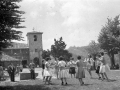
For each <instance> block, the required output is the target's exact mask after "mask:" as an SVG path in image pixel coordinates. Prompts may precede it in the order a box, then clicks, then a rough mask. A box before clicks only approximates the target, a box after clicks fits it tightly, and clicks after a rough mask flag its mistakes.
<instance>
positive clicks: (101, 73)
mask: <svg viewBox="0 0 120 90" xmlns="http://www.w3.org/2000/svg"><path fill="white" fill-rule="evenodd" d="M94 63H95V64H96V68H95V70H96V71H95V72H96V74H97V75H98V79H101V80H107V81H109V78H108V76H107V72H108V71H110V68H109V65H108V64H107V63H106V60H105V57H104V53H103V52H101V53H100V54H99V55H97V57H96V60H94V59H93V58H92V56H91V55H88V57H87V58H85V59H82V58H81V56H78V57H77V61H75V60H74V58H71V60H70V61H69V62H65V60H64V58H63V57H62V56H61V57H60V58H59V59H58V58H57V59H56V62H55V63H54V64H51V59H50V58H49V57H48V58H46V59H45V60H43V61H42V69H43V71H42V76H43V81H44V82H45V84H51V80H52V76H53V72H51V69H52V68H55V72H54V73H55V74H56V77H57V79H60V80H61V85H67V84H68V82H67V79H68V78H70V77H71V78H72V77H73V76H74V78H77V79H78V80H79V82H80V85H83V84H84V81H83V78H85V70H87V71H88V72H89V74H90V78H91V79H92V78H93V76H92V72H91V71H92V69H93V66H94Z"/></svg>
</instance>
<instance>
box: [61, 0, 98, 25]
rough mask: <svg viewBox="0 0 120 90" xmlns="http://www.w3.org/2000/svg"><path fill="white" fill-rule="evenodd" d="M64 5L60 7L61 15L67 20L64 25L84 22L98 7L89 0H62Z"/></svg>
mask: <svg viewBox="0 0 120 90" xmlns="http://www.w3.org/2000/svg"><path fill="white" fill-rule="evenodd" d="M61 2H63V3H64V4H63V6H62V7H61V9H60V12H61V15H62V16H63V17H64V19H65V21H64V22H63V25H66V26H71V25H76V24H78V23H83V22H84V21H85V19H86V18H88V17H87V16H88V15H89V14H90V13H93V12H96V11H97V10H98V9H97V8H94V7H93V6H92V5H90V4H89V3H87V2H84V1H82V0H70V1H69V0H65V1H64V0H61Z"/></svg>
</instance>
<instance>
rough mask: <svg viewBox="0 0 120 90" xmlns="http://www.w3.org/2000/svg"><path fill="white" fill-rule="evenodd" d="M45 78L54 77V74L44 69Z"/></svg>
mask: <svg viewBox="0 0 120 90" xmlns="http://www.w3.org/2000/svg"><path fill="white" fill-rule="evenodd" d="M43 76H45V77H46V76H52V72H51V71H50V70H46V69H44V72H43Z"/></svg>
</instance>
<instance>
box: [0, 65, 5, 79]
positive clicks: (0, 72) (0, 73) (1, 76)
mask: <svg viewBox="0 0 120 90" xmlns="http://www.w3.org/2000/svg"><path fill="white" fill-rule="evenodd" d="M3 74H4V73H3V67H2V65H0V81H1V79H2V78H4V77H3Z"/></svg>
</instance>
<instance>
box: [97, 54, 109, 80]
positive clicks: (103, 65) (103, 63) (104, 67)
mask: <svg viewBox="0 0 120 90" xmlns="http://www.w3.org/2000/svg"><path fill="white" fill-rule="evenodd" d="M100 61H101V65H100V71H99V72H100V73H101V74H102V80H103V79H105V78H106V79H107V81H109V79H108V76H107V74H106V71H107V70H108V68H109V67H108V65H107V64H106V61H105V57H104V53H103V52H101V58H100Z"/></svg>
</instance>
